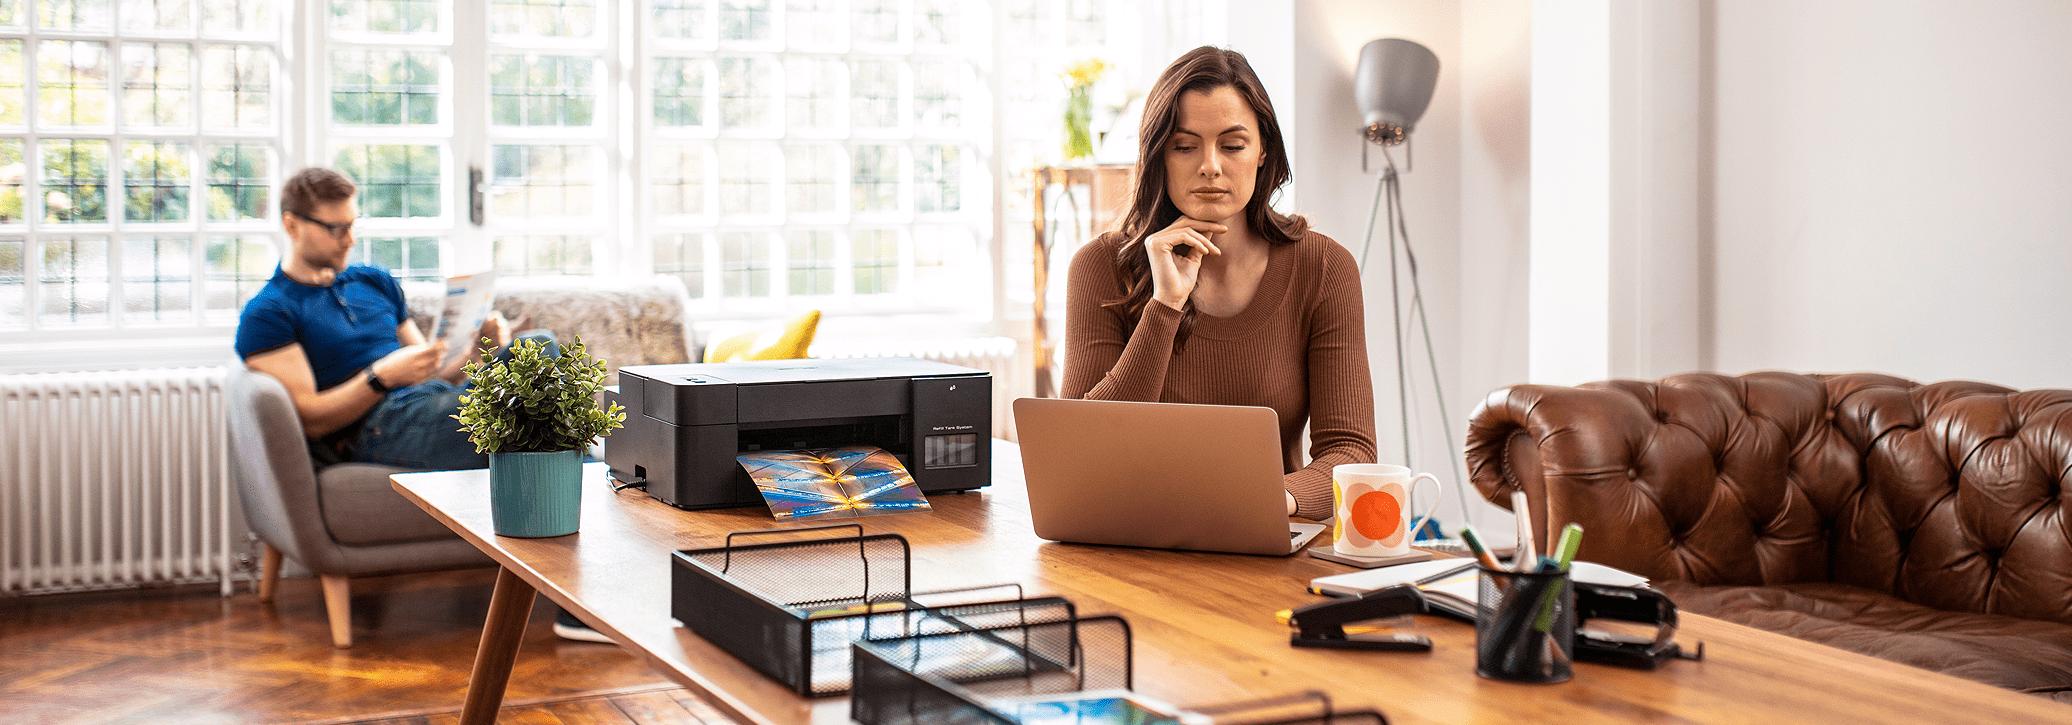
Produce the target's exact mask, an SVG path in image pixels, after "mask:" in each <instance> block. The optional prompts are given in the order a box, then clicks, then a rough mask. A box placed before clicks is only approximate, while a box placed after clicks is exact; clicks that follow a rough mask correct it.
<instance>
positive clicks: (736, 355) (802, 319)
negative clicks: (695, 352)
mask: <svg viewBox="0 0 2072 725" xmlns="http://www.w3.org/2000/svg"><path fill="white" fill-rule="evenodd" d="M819 328H820V311H819V310H809V311H807V312H806V314H803V315H799V316H798V317H794V318H792V319H791V321H789V322H786V323H784V324H783V325H781V326H778V327H772V328H770V329H767V330H756V331H753V332H744V333H741V334H739V335H734V336H732V337H729V338H726V339H724V340H720V341H717V342H714V343H712V344H710V345H707V346H705V362H709V363H711V362H736V361H740V360H793V359H797V358H802V357H805V356H806V349H807V348H810V347H812V346H813V332H814V331H815V330H817V329H819Z"/></svg>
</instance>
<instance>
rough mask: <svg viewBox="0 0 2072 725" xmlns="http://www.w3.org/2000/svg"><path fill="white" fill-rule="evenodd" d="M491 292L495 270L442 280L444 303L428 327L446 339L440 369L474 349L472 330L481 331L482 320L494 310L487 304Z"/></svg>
mask: <svg viewBox="0 0 2072 725" xmlns="http://www.w3.org/2000/svg"><path fill="white" fill-rule="evenodd" d="M495 296H496V270H490V271H487V272H477V273H475V274H464V275H461V276H459V277H453V278H451V279H448V280H446V304H445V306H444V307H443V308H442V309H441V310H440V312H439V322H438V324H437V325H436V326H434V327H433V329H432V339H433V340H445V341H446V357H444V358H441V359H440V360H439V368H440V369H442V370H443V369H445V368H446V366H448V365H452V364H453V361H454V360H457V359H459V358H460V356H462V355H472V354H473V353H474V352H475V343H477V342H479V340H477V339H476V337H475V334H476V333H477V332H479V331H481V329H482V321H483V320H487V319H489V314H490V313H491V312H494V311H495V309H494V308H492V307H491V306H490V303H491V302H492V301H494V298H495Z"/></svg>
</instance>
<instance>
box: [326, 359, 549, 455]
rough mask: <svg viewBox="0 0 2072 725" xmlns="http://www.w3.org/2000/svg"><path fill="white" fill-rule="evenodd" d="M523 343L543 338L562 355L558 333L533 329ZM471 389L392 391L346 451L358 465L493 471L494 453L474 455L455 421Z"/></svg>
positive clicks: (436, 384)
mask: <svg viewBox="0 0 2072 725" xmlns="http://www.w3.org/2000/svg"><path fill="white" fill-rule="evenodd" d="M518 339H521V340H523V339H538V340H541V341H543V342H545V343H547V354H548V355H549V356H551V357H560V356H561V345H559V344H558V343H556V342H555V340H554V333H551V332H547V331H545V330H528V331H526V332H525V333H524V334H521V335H519V336H518ZM496 359H497V361H498V362H506V361H509V360H510V359H511V349H510V348H509V347H505V348H503V349H501V350H498V351H496ZM467 389H468V385H467V384H465V383H463V384H461V385H454V384H453V383H449V382H446V381H444V380H432V381H428V382H424V383H419V384H417V385H412V386H410V387H407V388H397V389H395V390H391V391H389V393H388V395H385V396H382V398H381V402H379V403H376V404H374V409H373V410H371V411H368V412H367V417H366V419H365V420H364V422H363V423H362V425H361V426H360V433H359V435H358V436H355V437H354V438H353V440H352V442H351V443H350V444H348V445H347V446H346V453H347V454H348V455H349V456H350V457H351V459H352V460H354V461H360V462H365V463H379V464H382V465H387V466H400V467H403V468H418V469H424V470H431V471H452V470H459V469H463V468H488V467H489V455H488V454H484V453H476V452H475V444H474V443H472V442H469V441H468V434H467V433H466V432H464V431H462V430H461V429H460V421H458V420H455V419H454V418H453V416H454V414H456V413H459V412H460V396H461V393H463V392H466V391H467Z"/></svg>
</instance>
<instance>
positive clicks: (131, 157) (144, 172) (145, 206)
mask: <svg viewBox="0 0 2072 725" xmlns="http://www.w3.org/2000/svg"><path fill="white" fill-rule="evenodd" d="M193 171H194V147H193V145H191V144H188V143H185V142H181V141H131V142H129V145H128V147H127V148H125V149H124V151H123V167H122V187H123V204H122V218H123V220H125V221H133V222H178V221H186V220H187V219H188V215H187V207H188V186H187V179H188V177H189V176H190V175H191V174H193Z"/></svg>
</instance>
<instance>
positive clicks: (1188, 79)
mask: <svg viewBox="0 0 2072 725" xmlns="http://www.w3.org/2000/svg"><path fill="white" fill-rule="evenodd" d="M1225 87H1227V88H1231V89H1234V90H1236V91H1237V93H1238V95H1239V96H1241V97H1243V98H1244V99H1245V104H1246V105H1249V106H1251V107H1252V113H1253V114H1254V115H1257V116H1258V117H1259V143H1260V152H1261V153H1260V159H1259V176H1258V178H1257V179H1255V180H1254V184H1253V187H1252V199H1251V201H1249V202H1247V203H1246V204H1245V212H1244V214H1245V226H1247V227H1249V228H1250V229H1251V231H1252V233H1254V234H1258V235H1259V236H1261V237H1265V238H1266V241H1267V243H1268V244H1272V245H1275V246H1279V245H1283V244H1293V243H1295V241H1296V240H1299V239H1301V238H1302V235H1303V233H1304V232H1305V231H1307V230H1308V229H1309V222H1308V221H1306V220H1304V219H1303V218H1302V217H1299V216H1294V215H1288V214H1282V213H1280V212H1277V211H1274V210H1273V207H1272V206H1271V205H1270V204H1269V201H1270V200H1271V199H1272V197H1273V195H1274V193H1276V192H1278V191H1280V188H1281V186H1282V185H1284V184H1287V183H1288V180H1289V179H1291V178H1293V176H1294V172H1293V170H1291V169H1290V168H1289V165H1288V148H1287V144H1286V143H1285V142H1284V141H1283V140H1282V138H1281V124H1280V121H1279V120H1278V119H1276V118H1275V117H1274V113H1273V102H1272V101H1270V100H1267V98H1266V88H1265V87H1264V86H1263V85H1261V84H1260V82H1259V76H1258V75H1257V74H1255V73H1253V72H1252V64H1251V63H1248V62H1246V61H1245V56H1244V54H1243V53H1239V52H1237V51H1235V50H1228V49H1224V48H1218V47H1215V46H1209V45H1204V46H1202V47H1199V48H1195V49H1194V50H1190V51H1187V53H1186V54H1184V55H1181V56H1180V57H1179V58H1177V59H1175V60H1174V61H1173V64H1172V65H1169V66H1166V69H1165V72H1163V73H1160V74H1159V76H1158V81H1157V82H1156V83H1153V84H1152V85H1151V92H1150V94H1148V95H1146V96H1145V98H1144V120H1143V122H1142V123H1141V124H1140V125H1139V126H1138V127H1137V179H1136V188H1135V190H1134V191H1132V192H1131V196H1132V198H1131V201H1130V208H1129V211H1128V212H1126V213H1124V214H1123V217H1122V229H1121V230H1120V231H1121V233H1122V236H1123V238H1124V239H1125V240H1127V241H1128V243H1126V244H1124V245H1123V246H1122V247H1121V248H1120V249H1119V250H1117V252H1116V255H1115V266H1116V267H1117V268H1118V270H1119V271H1120V272H1121V276H1122V278H1123V279H1124V280H1126V281H1127V284H1128V291H1127V292H1126V293H1125V294H1124V296H1123V297H1122V298H1121V299H1115V300H1109V301H1107V302H1103V303H1101V306H1103V307H1119V308H1121V312H1122V316H1123V325H1124V326H1125V327H1126V329H1128V330H1129V331H1131V332H1134V331H1135V330H1136V327H1137V321H1138V320H1140V319H1143V315H1144V306H1145V305H1147V304H1150V302H1151V293H1152V282H1151V262H1150V261H1149V260H1147V259H1145V257H1144V251H1143V250H1142V249H1141V248H1139V247H1140V245H1139V244H1138V243H1139V242H1142V241H1143V240H1144V238H1145V237H1149V236H1151V235H1152V234H1154V233H1156V232H1158V231H1159V230H1161V229H1164V228H1166V227H1167V226H1170V225H1171V224H1172V223H1173V221H1174V220H1177V219H1179V218H1180V208H1179V207H1177V206H1174V205H1173V200H1172V199H1170V198H1168V197H1167V196H1166V168H1165V163H1164V158H1165V146H1166V143H1167V142H1169V141H1171V140H1172V137H1173V131H1174V130H1175V129H1176V128H1178V127H1179V125H1180V96H1181V94H1184V93H1187V92H1190V91H1199V92H1202V93H1207V92H1209V91H1212V90H1215V89H1217V88H1225ZM1194 314H1195V312H1194V306H1193V305H1191V304H1190V305H1188V306H1187V309H1186V310H1185V311H1184V312H1182V313H1181V317H1180V329H1179V332H1178V333H1177V334H1176V335H1175V336H1174V338H1173V351H1174V352H1175V353H1177V352H1180V351H1181V350H1182V349H1183V348H1185V347H1186V344H1187V338H1188V336H1189V335H1191V334H1192V333H1193V329H1194Z"/></svg>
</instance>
